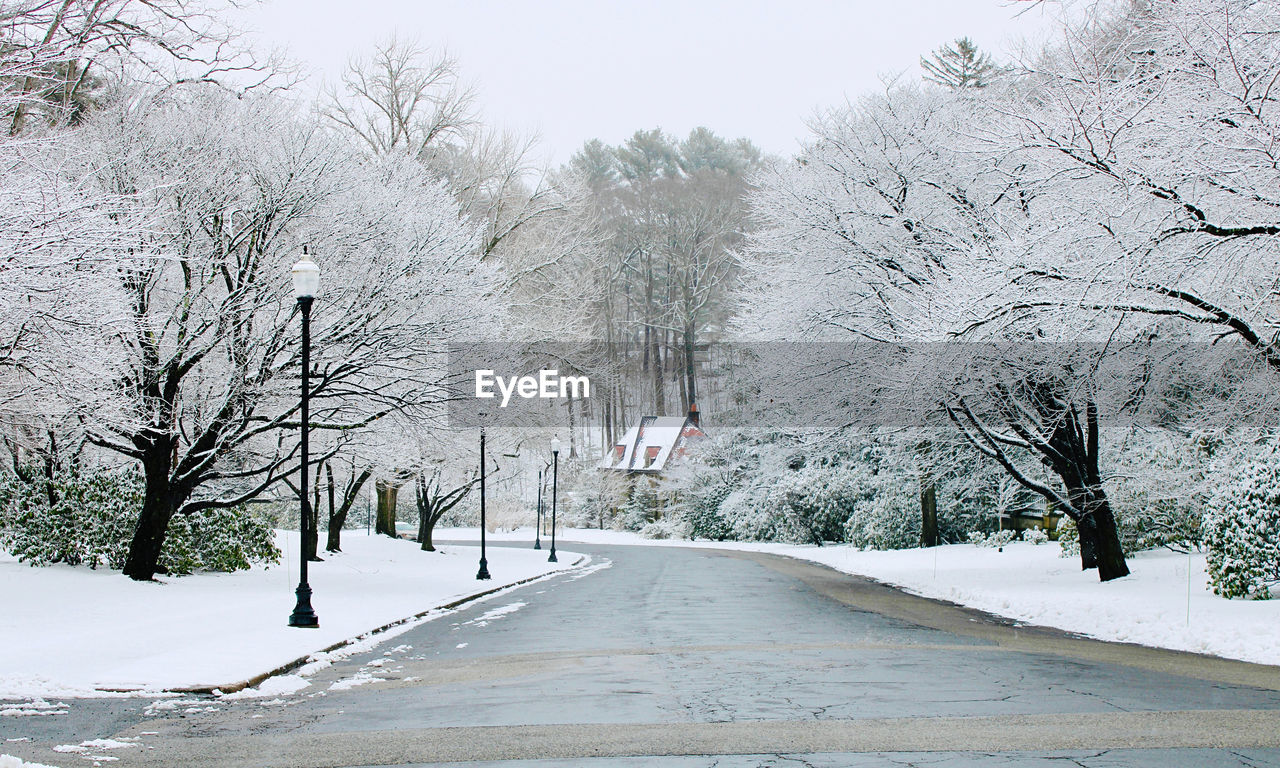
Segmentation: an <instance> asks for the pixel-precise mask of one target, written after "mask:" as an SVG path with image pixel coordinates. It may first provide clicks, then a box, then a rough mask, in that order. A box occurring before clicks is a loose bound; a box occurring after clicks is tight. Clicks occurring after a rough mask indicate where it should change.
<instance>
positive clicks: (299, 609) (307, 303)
mask: <svg viewBox="0 0 1280 768" xmlns="http://www.w3.org/2000/svg"><path fill="white" fill-rule="evenodd" d="M319 287H320V267H318V266H317V265H316V263H315V261H314V260H313V259H312V258H311V256H310V255H308V254H307V249H306V247H305V246H303V248H302V258H301V259H299V260H298V263H297V264H294V265H293V294H294V296H296V297H297V298H298V309H300V310H301V311H302V469H301V472H302V477H301V485H299V486H298V496H299V497H300V501H301V502H302V504H301V507H300V508H301V511H302V520H301V524H300V525H299V526H298V528H299V529H300V534H301V541H300V542H299V543H300V544H301V546H300V547H299V548H298V551H299V553H300V557H299V565H300V567H299V570H298V589H297V590H296V594H297V596H298V603H297V605H295V606H294V607H293V613H292V614H290V615H289V626H291V627H307V628H312V629H314V628H316V627H319V626H320V619H319V618H317V617H316V612H315V610H314V609H312V607H311V585H310V584H308V583H307V535H308V529H307V525H308V524H309V523H310V521H311V509H310V505H309V504H308V502H307V461H308V458H309V457H308V455H307V427H308V425H309V422H308V411H307V406H308V402H307V400H308V397H309V393H308V392H307V389H308V384H309V381H308V379H309V377H310V373H311V302H312V301H314V300H315V297H316V290H317V289H318V288H319Z"/></svg>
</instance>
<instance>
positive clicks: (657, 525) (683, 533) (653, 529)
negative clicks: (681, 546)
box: [640, 520, 689, 539]
mask: <svg viewBox="0 0 1280 768" xmlns="http://www.w3.org/2000/svg"><path fill="white" fill-rule="evenodd" d="M640 535H641V536H643V537H645V538H646V539H687V538H689V526H688V525H686V524H685V523H683V522H674V521H671V520H656V521H654V522H652V523H647V524H646V525H645V526H644V527H643V528H641V529H640Z"/></svg>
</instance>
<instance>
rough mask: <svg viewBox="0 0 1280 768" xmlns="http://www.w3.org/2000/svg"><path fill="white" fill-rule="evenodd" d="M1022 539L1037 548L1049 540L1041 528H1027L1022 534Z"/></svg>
mask: <svg viewBox="0 0 1280 768" xmlns="http://www.w3.org/2000/svg"><path fill="white" fill-rule="evenodd" d="M1022 538H1023V539H1024V540H1026V541H1029V542H1031V543H1032V544H1035V545H1036V546H1037V547H1038V546H1040V545H1041V544H1043V543H1045V542H1046V541H1048V540H1049V534H1048V533H1046V532H1045V530H1044V529H1043V528H1028V529H1027V530H1025V531H1023V532H1022Z"/></svg>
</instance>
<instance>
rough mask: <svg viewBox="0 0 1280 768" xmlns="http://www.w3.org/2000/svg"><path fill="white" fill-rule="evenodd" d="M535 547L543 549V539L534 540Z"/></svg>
mask: <svg viewBox="0 0 1280 768" xmlns="http://www.w3.org/2000/svg"><path fill="white" fill-rule="evenodd" d="M533 548H534V549H542V539H534V540H533Z"/></svg>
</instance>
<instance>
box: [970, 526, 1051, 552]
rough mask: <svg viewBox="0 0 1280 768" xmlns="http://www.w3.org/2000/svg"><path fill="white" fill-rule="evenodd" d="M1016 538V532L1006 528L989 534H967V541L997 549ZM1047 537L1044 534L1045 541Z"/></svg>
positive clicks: (980, 532)
mask: <svg viewBox="0 0 1280 768" xmlns="http://www.w3.org/2000/svg"><path fill="white" fill-rule="evenodd" d="M1037 530H1039V529H1037ZM1041 533H1042V534H1043V531H1041ZM1016 538H1018V532H1017V531H1011V530H1009V529H1008V528H1006V529H1004V530H1002V531H995V532H994V533H992V534H991V535H989V536H988V535H987V534H985V533H983V532H982V531H974V532H973V533H970V534H969V543H970V544H973V545H974V546H978V547H991V548H993V549H999V548H1000V547H1003V546H1004V545H1005V544H1008V543H1009V542H1011V541H1013V540H1014V539H1016ZM1048 538H1049V537H1048V536H1045V540H1046V541H1047V540H1048Z"/></svg>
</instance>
